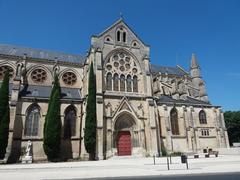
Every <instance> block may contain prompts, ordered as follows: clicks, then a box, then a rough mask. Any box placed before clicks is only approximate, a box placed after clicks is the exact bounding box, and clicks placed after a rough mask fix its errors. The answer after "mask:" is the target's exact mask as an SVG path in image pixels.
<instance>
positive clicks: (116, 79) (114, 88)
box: [113, 74, 119, 91]
mask: <svg viewBox="0 0 240 180" xmlns="http://www.w3.org/2000/svg"><path fill="white" fill-rule="evenodd" d="M118 86H119V85H118V74H114V77H113V90H114V91H118V90H119V87H118Z"/></svg>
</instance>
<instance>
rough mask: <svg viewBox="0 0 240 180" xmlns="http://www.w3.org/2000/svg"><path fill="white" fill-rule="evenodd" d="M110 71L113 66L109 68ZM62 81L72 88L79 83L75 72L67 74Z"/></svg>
mask: <svg viewBox="0 0 240 180" xmlns="http://www.w3.org/2000/svg"><path fill="white" fill-rule="evenodd" d="M109 69H111V66H109ZM62 80H63V82H64V83H65V84H66V85H68V86H72V85H74V84H75V83H76V82H77V76H76V75H75V74H74V73H73V72H66V73H65V74H63V76H62Z"/></svg>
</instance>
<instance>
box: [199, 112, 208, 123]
mask: <svg viewBox="0 0 240 180" xmlns="http://www.w3.org/2000/svg"><path fill="white" fill-rule="evenodd" d="M199 122H200V124H207V117H206V113H205V111H203V110H201V111H200V112H199Z"/></svg>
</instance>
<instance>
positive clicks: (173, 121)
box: [170, 108, 179, 135]
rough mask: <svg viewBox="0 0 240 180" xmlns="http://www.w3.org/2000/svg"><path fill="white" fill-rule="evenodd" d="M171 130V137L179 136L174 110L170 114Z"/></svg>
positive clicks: (176, 116)
mask: <svg viewBox="0 0 240 180" xmlns="http://www.w3.org/2000/svg"><path fill="white" fill-rule="evenodd" d="M170 121H171V129H172V134H173V135H179V126H178V112H177V109H176V108H173V109H172V110H171V112H170Z"/></svg>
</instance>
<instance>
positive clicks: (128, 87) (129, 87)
mask: <svg viewBox="0 0 240 180" xmlns="http://www.w3.org/2000/svg"><path fill="white" fill-rule="evenodd" d="M127 92H132V78H131V76H130V75H128V76H127Z"/></svg>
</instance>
